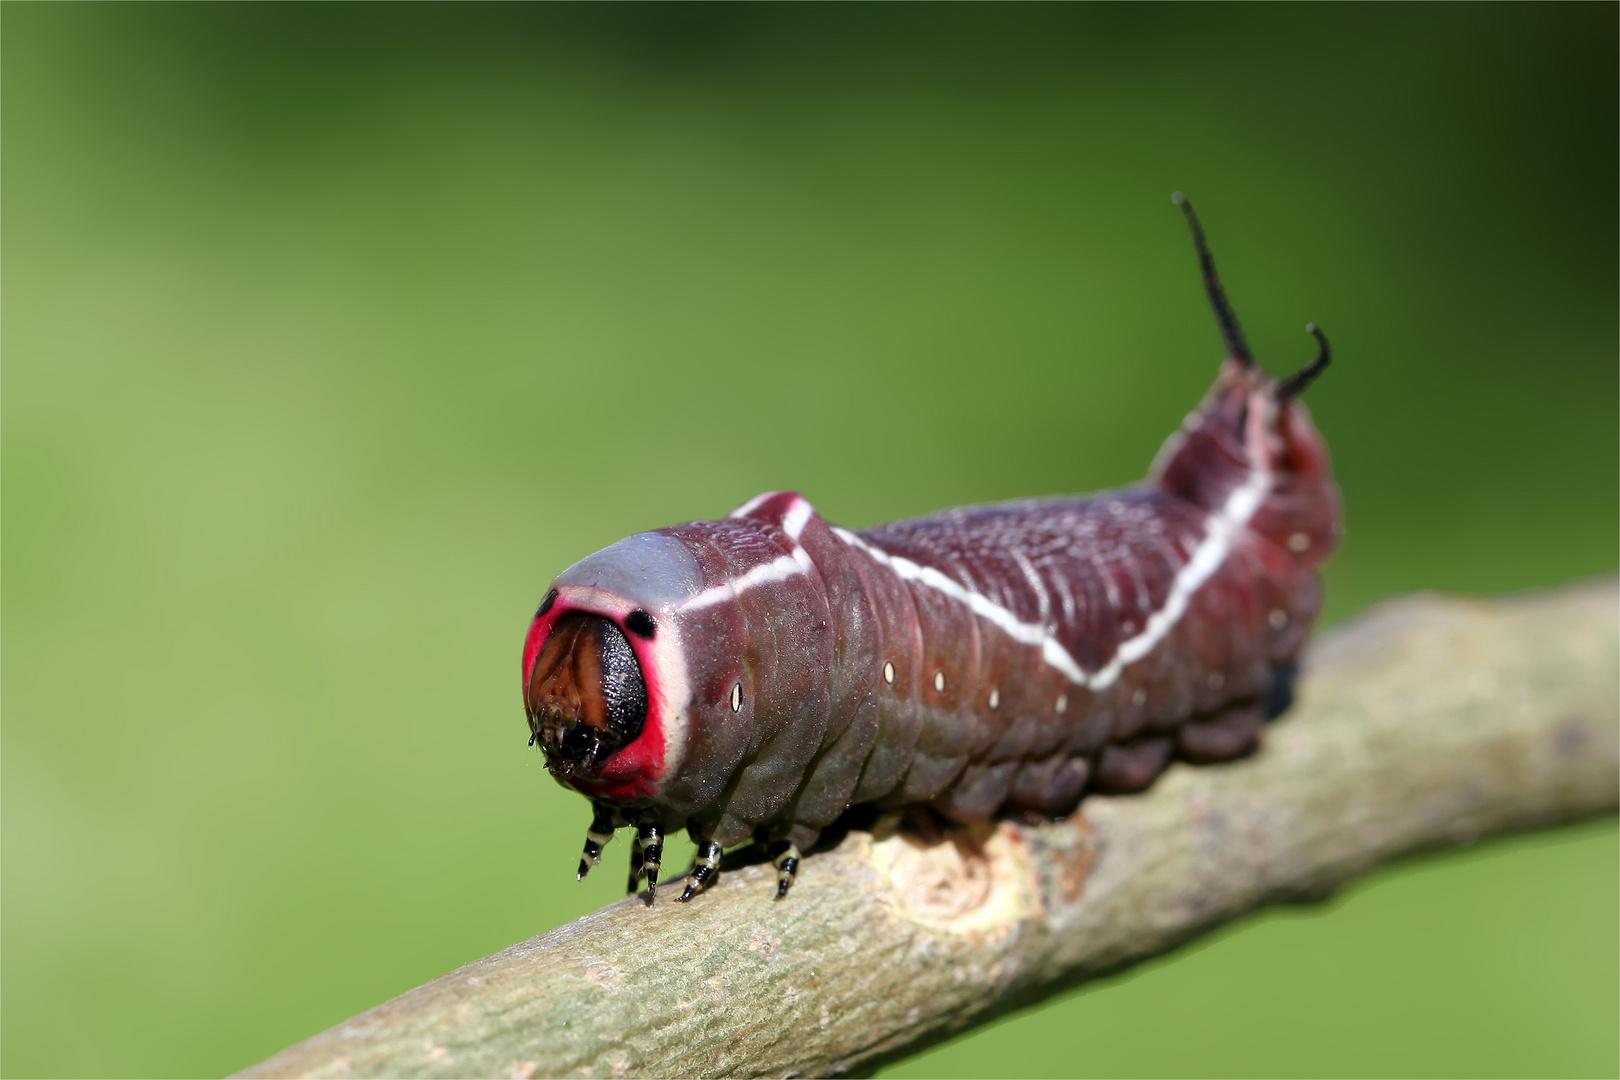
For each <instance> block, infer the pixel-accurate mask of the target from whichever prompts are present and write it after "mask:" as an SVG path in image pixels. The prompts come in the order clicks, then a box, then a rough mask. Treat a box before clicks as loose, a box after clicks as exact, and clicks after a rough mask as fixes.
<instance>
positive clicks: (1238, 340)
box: [1170, 191, 1254, 367]
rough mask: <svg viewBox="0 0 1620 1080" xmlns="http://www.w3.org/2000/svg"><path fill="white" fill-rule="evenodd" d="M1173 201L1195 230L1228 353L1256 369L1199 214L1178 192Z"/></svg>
mask: <svg viewBox="0 0 1620 1080" xmlns="http://www.w3.org/2000/svg"><path fill="white" fill-rule="evenodd" d="M1170 201H1171V202H1173V203H1175V204H1176V205H1177V206H1179V207H1181V212H1182V213H1183V214H1186V215H1187V227H1188V228H1190V229H1192V234H1193V246H1194V247H1195V248H1197V250H1198V265H1199V267H1201V268H1202V269H1203V271H1204V291H1205V292H1206V293H1208V294H1209V306H1210V307H1212V308H1214V309H1215V318H1216V320H1217V321H1218V322H1219V323H1220V324H1221V336H1222V337H1224V338H1225V339H1226V354H1227V355H1228V356H1230V357H1231V358H1232V359H1234V360H1236V361H1238V362H1239V363H1241V364H1242V365H1243V366H1244V367H1253V366H1254V354H1253V353H1252V352H1250V351H1249V340H1248V338H1246V337H1244V336H1243V327H1241V326H1239V325H1238V320H1237V313H1236V312H1234V311H1233V310H1232V305H1231V304H1229V303H1227V301H1226V290H1225V289H1223V288H1221V279H1220V278H1219V277H1217V276H1216V275H1215V257H1214V256H1213V255H1211V254H1210V253H1209V244H1208V243H1206V242H1205V240H1204V227H1203V226H1202V225H1201V224H1199V222H1198V215H1197V214H1195V213H1193V208H1192V203H1190V202H1188V201H1187V196H1185V195H1183V194H1182V193H1181V192H1179V191H1178V192H1176V193H1175V194H1173V195H1171V196H1170Z"/></svg>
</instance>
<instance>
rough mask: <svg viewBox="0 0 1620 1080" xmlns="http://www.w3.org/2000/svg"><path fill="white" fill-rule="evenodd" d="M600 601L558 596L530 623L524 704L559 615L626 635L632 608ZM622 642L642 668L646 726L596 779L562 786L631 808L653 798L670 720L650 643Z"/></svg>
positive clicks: (637, 638) (628, 636)
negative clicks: (592, 618)
mask: <svg viewBox="0 0 1620 1080" xmlns="http://www.w3.org/2000/svg"><path fill="white" fill-rule="evenodd" d="M593 591H594V590H593ZM599 598H600V594H598V598H595V599H598V602H596V603H592V604H590V605H589V606H587V605H584V604H579V603H575V602H573V601H571V600H570V599H569V598H568V597H567V596H565V595H562V594H561V593H560V592H559V595H558V596H557V599H556V600H555V601H553V603H552V605H551V608H550V610H548V611H547V612H546V613H545V614H544V615H537V616H535V619H534V621H533V622H532V623H530V624H529V633H528V636H527V637H526V638H524V641H523V697H524V700H525V701H527V700H528V691H529V679H530V678H531V677H532V676H533V674H534V665H535V661H536V660H538V659H539V657H540V650H541V648H543V647H544V645H545V643H546V639H547V638H549V637H550V636H551V629H552V627H553V626H555V625H556V624H557V620H558V619H559V618H561V617H562V616H563V615H565V614H567V613H568V612H570V611H583V612H586V613H587V614H590V615H600V616H602V617H603V618H607V619H612V620H613V621H614V622H615V623H617V624H618V626H619V628H620V629H621V630H624V629H625V627H624V620H625V618H626V617H627V616H628V615H629V614H630V612H632V611H634V610H635V605H634V604H632V603H630V602H629V601H628V600H624V601H620V602H619V603H615V604H612V605H611V606H610V605H604V604H603V603H601V602H600V599H599ZM614 599H615V600H617V599H618V598H614ZM621 605H622V609H621ZM625 640H626V641H628V642H629V643H630V647H631V649H633V650H634V651H635V654H636V663H637V664H638V665H639V666H640V668H641V680H642V682H643V683H644V684H645V685H646V687H647V724H646V726H645V727H643V728H642V730H641V734H640V735H638V736H637V737H636V740H635V741H634V742H632V743H631V744H630V745H629V746H626V747H625V748H624V749H622V750H620V751H618V752H617V753H615V754H613V755H612V756H611V757H609V758H608V759H607V760H606V761H605V762H603V763H602V766H601V767H600V768H599V769H598V770H597V776H596V777H594V778H592V777H584V776H572V777H569V778H568V780H566V781H565V783H567V784H568V786H570V787H572V788H574V789H575V790H576V791H579V792H581V793H583V794H585V795H588V796H590V797H591V798H593V799H605V800H608V801H609V802H634V801H635V800H636V799H640V798H643V797H645V796H649V795H652V794H655V793H656V792H657V790H658V784H659V781H661V780H663V779H664V767H665V764H666V762H665V750H666V742H667V740H666V739H665V737H664V718H665V717H666V716H667V715H669V708H670V702H669V700H668V697H667V695H666V694H665V692H664V686H663V683H662V680H661V678H660V677H659V671H658V665H657V663H656V662H655V661H656V656H655V655H654V651H653V645H654V643H653V642H652V641H647V640H645V639H643V638H641V637H640V636H639V635H636V634H632V633H629V632H628V631H626V633H625Z"/></svg>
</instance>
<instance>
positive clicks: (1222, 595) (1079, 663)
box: [523, 192, 1340, 903]
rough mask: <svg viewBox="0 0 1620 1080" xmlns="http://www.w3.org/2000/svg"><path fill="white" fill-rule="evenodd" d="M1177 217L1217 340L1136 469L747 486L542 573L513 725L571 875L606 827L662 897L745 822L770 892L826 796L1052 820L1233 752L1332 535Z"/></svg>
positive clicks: (1286, 674) (1195, 228)
mask: <svg viewBox="0 0 1620 1080" xmlns="http://www.w3.org/2000/svg"><path fill="white" fill-rule="evenodd" d="M1174 201H1175V202H1176V203H1177V204H1178V205H1179V206H1180V207H1181V209H1182V211H1183V213H1184V214H1185V216H1186V220H1187V224H1188V226H1189V228H1190V229H1191V232H1192V238H1193V246H1194V250H1195V252H1196V254H1197V258H1198V262H1199V266H1200V270H1201V273H1202V277H1203V283H1204V288H1205V292H1206V293H1207V296H1208V299H1209V302H1210V304H1211V306H1212V307H1213V308H1214V311H1215V316H1216V321H1217V323H1218V324H1219V327H1220V330H1221V334H1222V338H1223V340H1224V343H1225V351H1226V356H1225V360H1224V361H1223V363H1222V364H1221V366H1220V369H1219V373H1218V375H1217V377H1216V380H1215V383H1214V385H1213V387H1212V388H1211V389H1210V390H1209V392H1208V393H1207V394H1206V395H1205V397H1204V399H1203V401H1202V403H1201V404H1200V405H1199V406H1198V408H1197V409H1196V410H1194V411H1193V412H1192V413H1190V414H1188V416H1187V417H1186V420H1185V421H1184V422H1183V423H1182V425H1181V427H1180V429H1179V430H1178V431H1177V432H1176V433H1175V434H1173V435H1172V436H1171V437H1170V439H1169V440H1168V441H1167V442H1166V443H1165V444H1164V446H1163V448H1162V449H1161V450H1160V452H1159V454H1158V456H1157V457H1156V458H1155V460H1154V463H1153V466H1152V468H1151V469H1150V471H1149V475H1148V478H1147V479H1146V480H1145V481H1143V482H1142V483H1140V484H1138V485H1135V486H1131V487H1126V488H1121V489H1117V490H1114V491H1109V492H1103V493H1100V494H1096V495H1091V496H1068V497H1058V498H1046V499H1030V500H1024V501H1018V502H1007V503H999V504H990V505H983V506H967V507H961V508H957V509H952V510H945V511H941V512H939V513H936V514H932V515H930V516H927V517H923V518H917V519H915V520H910V521H901V522H896V523H893V524H889V525H879V526H876V527H874V528H870V529H864V530H859V531H850V530H847V529H843V528H840V527H838V526H836V525H833V524H832V523H830V522H828V521H826V520H825V519H823V518H822V517H821V515H820V514H818V513H817V512H816V510H815V508H814V507H813V506H812V505H811V504H810V503H809V502H808V501H807V500H806V499H805V498H804V497H803V496H801V495H798V494H796V493H794V492H786V491H773V492H767V493H766V494H763V495H760V496H758V497H757V498H754V499H751V500H749V501H748V502H746V503H744V504H743V505H742V506H740V507H738V508H737V509H736V510H734V511H732V513H731V514H730V515H729V516H728V517H726V518H725V520H723V521H694V522H689V523H687V524H684V525H675V526H671V527H670V528H666V529H658V530H655V531H653V532H646V533H639V534H637V535H635V536H631V537H629V538H627V539H625V540H621V541H619V542H618V543H616V544H614V545H612V546H611V547H608V548H605V549H603V550H601V551H599V552H597V553H596V554H594V555H591V556H589V557H587V558H585V559H583V560H582V561H580V562H578V563H576V564H574V565H573V566H571V567H569V568H568V569H567V570H565V571H563V572H562V573H561V574H559V575H558V576H557V578H556V579H555V581H553V582H552V585H551V588H550V589H549V591H547V593H546V594H545V599H544V600H543V601H542V602H541V604H540V606H539V610H537V611H536V612H535V615H534V619H533V621H532V623H531V624H530V626H529V630H528V635H527V638H526V640H525V643H524V647H523V688H524V706H525V712H526V714H527V718H528V726H529V745H530V746H534V745H536V744H538V745H539V746H540V747H541V748H542V749H543V751H544V754H545V760H546V767H547V769H548V770H549V771H550V773H551V774H552V775H553V776H554V777H555V778H556V779H557V780H558V781H559V782H561V783H562V784H563V785H564V786H566V787H569V788H572V789H574V790H576V791H578V792H580V793H582V794H584V795H585V796H587V797H588V798H589V799H590V800H591V802H592V806H593V818H592V823H591V825H590V827H589V829H588V831H587V833H586V841H585V850H584V854H583V855H582V857H581V859H580V862H579V869H578V876H579V877H580V878H583V877H584V876H585V874H586V873H587V872H588V871H589V870H590V868H591V867H592V866H593V865H596V864H597V863H598V862H599V861H600V859H601V854H602V848H603V846H604V845H605V844H607V843H608V842H609V841H610V840H611V839H612V837H613V835H614V833H615V831H616V830H617V829H619V828H624V827H628V828H631V829H633V830H634V839H633V840H632V842H631V852H630V864H631V869H630V879H629V885H628V888H629V891H631V892H634V891H636V889H637V888H638V885H639V883H640V882H641V881H642V880H645V881H646V886H647V892H646V899H647V902H649V903H650V902H652V900H653V898H654V896H655V895H656V891H657V886H658V876H659V872H660V869H661V866H660V862H661V857H662V853H663V843H664V837H665V835H666V833H667V832H668V830H671V829H678V828H681V827H685V828H686V829H687V830H688V832H689V833H690V835H691V837H692V839H693V840H694V841H695V842H696V843H697V845H698V854H697V859H696V862H695V865H694V868H693V870H692V872H691V874H690V876H689V880H688V882H687V885H686V888H685V890H684V891H683V893H682V894H681V896H680V898H679V899H680V900H681V901H688V900H691V899H692V898H693V896H695V895H697V894H698V893H699V892H701V891H702V890H703V889H704V888H706V887H707V886H708V885H709V883H710V882H712V881H713V880H714V878H715V876H716V874H717V873H718V870H719V865H720V855H721V851H722V849H723V848H725V847H729V846H732V845H735V844H739V843H741V842H742V841H744V840H746V839H748V838H750V837H753V838H754V839H755V840H756V841H759V842H762V843H764V844H765V845H767V849H766V850H767V852H768V854H770V856H771V857H772V859H773V861H774V863H775V865H776V868H777V887H776V897H777V899H781V898H782V897H784V896H786V895H787V893H788V891H789V888H790V886H791V885H792V884H793V881H794V879H795V875H796V874H797V872H798V869H799V862H800V859H801V858H802V854H801V853H802V852H803V851H805V850H806V849H808V848H809V847H810V846H811V844H813V843H814V842H815V840H816V839H817V838H818V836H819V835H820V832H821V830H823V829H824V828H826V827H827V826H828V825H829V824H831V823H832V822H833V821H834V820H835V819H837V818H838V817H840V815H842V814H844V813H845V811H847V810H849V809H850V808H851V807H853V806H858V805H862V804H874V805H876V806H878V807H880V808H882V807H905V806H911V805H914V804H923V805H925V806H927V807H930V808H932V811H933V812H936V813H938V814H940V815H942V816H943V817H945V818H947V819H950V820H955V821H960V822H975V821H982V820H984V819H987V818H989V817H991V816H993V815H996V814H1000V813H1008V812H1022V813H1025V814H1036V815H1042V816H1046V817H1059V816H1062V815H1064V814H1067V813H1069V812H1071V811H1073V810H1074V809H1075V807H1076V806H1077V805H1078V803H1079V801H1080V799H1081V797H1082V796H1083V795H1084V794H1085V793H1087V792H1090V791H1096V792H1102V793H1110V794H1117V793H1128V792H1136V791H1141V790H1143V789H1145V788H1146V787H1148V786H1149V785H1150V784H1152V782H1153V781H1154V779H1155V778H1156V777H1157V776H1158V775H1159V774H1160V773H1161V772H1162V771H1163V770H1164V769H1165V768H1166V767H1167V766H1168V765H1169V763H1170V761H1171V760H1172V758H1178V757H1179V758H1180V759H1182V760H1185V761H1188V762H1192V763H1211V762H1220V761H1229V760H1232V759H1234V758H1239V757H1243V756H1244V755H1247V754H1250V753H1252V752H1253V751H1254V750H1255V749H1256V748H1257V746H1258V744H1259V741H1260V737H1261V733H1262V725H1263V724H1264V722H1265V721H1266V720H1267V719H1269V718H1270V717H1271V716H1274V715H1275V714H1276V713H1277V712H1279V711H1280V710H1281V709H1283V708H1286V705H1287V700H1288V697H1289V694H1290V692H1291V691H1290V686H1291V679H1292V676H1293V671H1294V660H1295V656H1296V655H1297V653H1298V651H1299V648H1300V645H1301V643H1302V642H1303V640H1304V638H1305V635H1306V632H1307V630H1308V629H1309V627H1310V625H1311V622H1312V621H1313V619H1314V618H1315V617H1316V615H1317V613H1318V611H1319V610H1320V607H1321V602H1322V590H1321V585H1320V579H1319V577H1318V568H1319V567H1320V565H1321V563H1322V561H1323V560H1324V559H1325V558H1326V557H1327V556H1328V554H1329V553H1330V552H1331V550H1332V549H1333V547H1334V545H1335V543H1336V541H1337V539H1338V535H1339V531H1340V503H1339V495H1338V491H1337V489H1336V487H1335V486H1334V483H1333V479H1332V475H1331V471H1330V467H1329V462H1328V455H1327V448H1326V445H1325V443H1324V442H1323V440H1322V438H1321V436H1320V435H1319V434H1318V433H1317V431H1316V429H1315V428H1314V426H1313V425H1312V422H1311V419H1310V416H1309V414H1308V413H1307V411H1306V409H1305V407H1304V405H1303V404H1302V403H1301V402H1300V400H1299V395H1300V393H1301V392H1302V391H1303V390H1304V389H1305V388H1306V387H1307V386H1308V385H1310V383H1311V382H1312V380H1314V379H1315V378H1316V377H1317V376H1318V375H1320V374H1321V373H1322V371H1323V370H1324V369H1325V368H1326V367H1327V366H1328V363H1329V361H1330V360H1331V356H1332V353H1331V349H1330V347H1329V345H1328V340H1327V337H1326V336H1325V335H1324V334H1323V333H1322V331H1321V330H1320V329H1319V328H1318V327H1317V326H1316V324H1315V323H1312V324H1310V325H1308V326H1307V327H1306V330H1307V332H1308V333H1310V334H1311V335H1312V336H1314V338H1315V340H1316V343H1317V350H1318V351H1317V355H1316V358H1315V359H1314V360H1312V361H1311V362H1310V363H1308V364H1306V365H1305V366H1304V367H1302V368H1301V369H1300V370H1299V371H1297V372H1296V373H1294V374H1293V375H1290V376H1288V377H1287V378H1284V379H1281V380H1278V379H1275V378H1273V377H1272V376H1270V375H1268V374H1267V373H1266V372H1265V370H1264V369H1263V368H1261V367H1260V365H1259V364H1258V363H1257V362H1256V361H1255V359H1254V356H1253V354H1252V353H1251V351H1250V349H1249V345H1248V342H1247V339H1246V338H1245V336H1244V333H1243V330H1242V327H1241V326H1240V325H1239V323H1238V320H1237V317H1236V315H1235V314H1234V313H1233V311H1232V308H1231V306H1230V305H1229V303H1228V302H1227V298H1226V294H1225V291H1224V289H1223V287H1222V285H1221V282H1220V279H1219V278H1218V277H1217V275H1216V272H1215V264H1214V259H1213V257H1212V256H1211V255H1210V251H1209V247H1208V244H1207V243H1206V241H1205V236H1204V231H1203V227H1202V226H1201V225H1200V223H1199V220H1198V217H1197V215H1196V214H1195V213H1194V212H1193V208H1192V205H1191V204H1190V203H1189V202H1187V200H1186V199H1185V197H1184V196H1182V195H1181V194H1180V193H1179V192H1178V193H1176V195H1175V197H1174Z"/></svg>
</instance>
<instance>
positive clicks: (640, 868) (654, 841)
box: [630, 821, 664, 900]
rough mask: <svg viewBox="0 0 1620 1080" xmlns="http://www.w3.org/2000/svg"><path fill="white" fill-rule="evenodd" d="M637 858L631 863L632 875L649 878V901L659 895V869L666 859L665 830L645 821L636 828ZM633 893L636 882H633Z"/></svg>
mask: <svg viewBox="0 0 1620 1080" xmlns="http://www.w3.org/2000/svg"><path fill="white" fill-rule="evenodd" d="M636 848H637V852H636V858H635V859H634V860H633V861H632V862H631V873H632V874H645V875H646V877H647V899H648V900H651V899H653V898H654V897H656V896H657V895H658V868H659V864H660V862H661V861H662V860H663V857H664V830H663V828H662V827H661V826H659V825H658V824H657V823H656V822H652V821H644V822H642V823H641V824H640V825H638V826H636ZM630 887H631V891H632V892H633V891H635V882H634V880H632V881H631V886H630Z"/></svg>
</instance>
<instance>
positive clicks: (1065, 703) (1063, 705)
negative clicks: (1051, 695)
mask: <svg viewBox="0 0 1620 1080" xmlns="http://www.w3.org/2000/svg"><path fill="white" fill-rule="evenodd" d="M1057 711H1058V713H1059V714H1060V715H1061V714H1062V713H1066V712H1068V711H1069V695H1068V694H1059V695H1058V699H1057Z"/></svg>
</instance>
